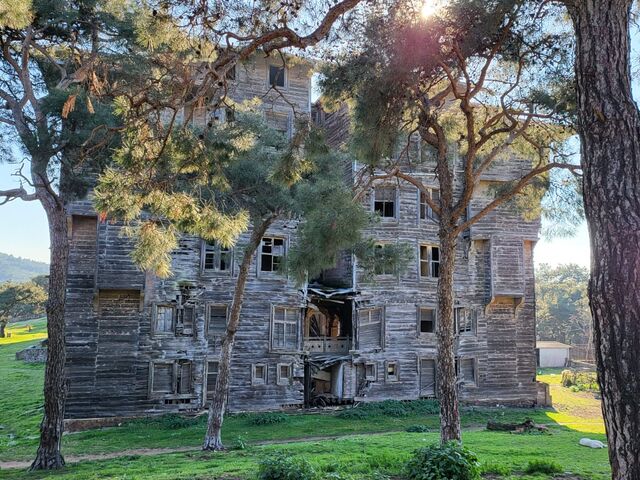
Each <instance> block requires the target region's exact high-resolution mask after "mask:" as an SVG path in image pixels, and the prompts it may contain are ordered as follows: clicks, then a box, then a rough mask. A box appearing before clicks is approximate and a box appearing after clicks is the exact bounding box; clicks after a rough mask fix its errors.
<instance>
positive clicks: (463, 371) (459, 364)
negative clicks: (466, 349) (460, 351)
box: [456, 357, 476, 384]
mask: <svg viewBox="0 0 640 480" xmlns="http://www.w3.org/2000/svg"><path fill="white" fill-rule="evenodd" d="M456 374H457V376H458V381H460V382H463V383H470V384H475V383H476V361H475V359H474V358H458V357H456Z"/></svg>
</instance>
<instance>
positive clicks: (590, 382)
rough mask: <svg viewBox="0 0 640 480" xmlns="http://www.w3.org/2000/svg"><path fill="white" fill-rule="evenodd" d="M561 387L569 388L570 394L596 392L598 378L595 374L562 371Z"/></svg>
mask: <svg viewBox="0 0 640 480" xmlns="http://www.w3.org/2000/svg"><path fill="white" fill-rule="evenodd" d="M561 382H562V386H563V387H567V388H570V389H571V391H572V392H584V391H589V392H597V391H598V389H599V387H598V377H597V375H596V373H595V372H576V371H573V370H563V371H562V379H561Z"/></svg>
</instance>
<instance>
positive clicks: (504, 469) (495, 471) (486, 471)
mask: <svg viewBox="0 0 640 480" xmlns="http://www.w3.org/2000/svg"><path fill="white" fill-rule="evenodd" d="M511 472H512V469H511V467H509V466H508V465H504V464H502V463H483V464H481V465H480V474H481V475H500V476H505V477H506V476H507V475H511Z"/></svg>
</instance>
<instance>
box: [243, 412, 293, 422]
mask: <svg viewBox="0 0 640 480" xmlns="http://www.w3.org/2000/svg"><path fill="white" fill-rule="evenodd" d="M286 421H287V416H286V415H285V414H284V413H279V412H267V413H257V414H255V415H252V416H250V417H249V423H250V424H251V425H275V424H277V423H284V422H286Z"/></svg>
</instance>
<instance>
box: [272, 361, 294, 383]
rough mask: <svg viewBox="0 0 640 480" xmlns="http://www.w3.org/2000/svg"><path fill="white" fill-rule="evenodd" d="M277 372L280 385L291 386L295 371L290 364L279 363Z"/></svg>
mask: <svg viewBox="0 0 640 480" xmlns="http://www.w3.org/2000/svg"><path fill="white" fill-rule="evenodd" d="M276 372H277V379H276V381H277V383H278V385H289V384H290V383H291V378H292V376H293V369H292V367H291V364H290V363H279V364H278V369H277V370H276Z"/></svg>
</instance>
